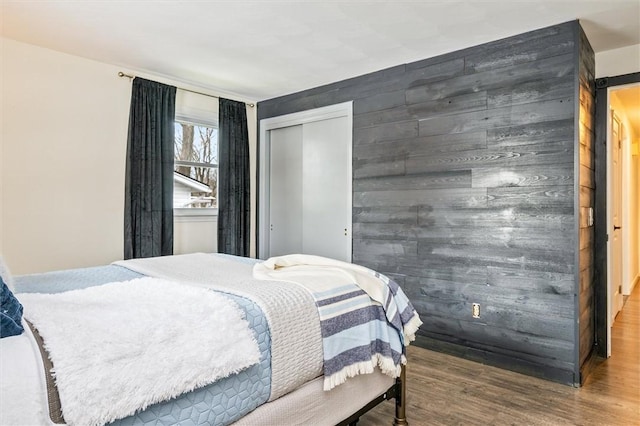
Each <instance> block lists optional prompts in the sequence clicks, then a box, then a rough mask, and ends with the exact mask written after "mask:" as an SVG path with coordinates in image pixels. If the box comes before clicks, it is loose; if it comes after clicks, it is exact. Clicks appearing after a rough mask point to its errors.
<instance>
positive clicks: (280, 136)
mask: <svg viewBox="0 0 640 426" xmlns="http://www.w3.org/2000/svg"><path fill="white" fill-rule="evenodd" d="M342 107H343V108H344V106H342ZM348 111H349V113H344V112H342V111H340V112H338V113H336V112H335V111H334V112H332V113H331V114H330V115H329V116H327V115H326V114H325V115H324V116H321V118H313V119H309V118H308V117H306V118H305V119H304V120H302V124H298V123H296V120H294V119H291V118H290V117H288V116H287V117H286V119H285V120H284V121H281V122H283V123H284V124H280V122H278V121H276V122H275V123H270V122H269V121H267V123H266V124H265V123H263V124H262V125H265V127H266V130H265V131H264V139H263V140H266V141H268V142H267V145H266V146H265V147H264V148H265V151H266V152H265V156H264V157H263V159H262V161H261V164H263V165H264V166H266V167H264V168H263V171H264V173H265V174H264V175H262V179H263V181H264V182H266V184H265V186H264V187H263V188H261V191H262V192H261V193H262V194H263V198H262V199H263V200H266V201H267V202H268V204H267V203H265V204H261V205H262V206H263V207H262V208H265V209H266V211H265V213H266V212H268V214H265V215H264V216H261V217H263V218H264V219H263V220H264V222H263V223H264V225H262V226H261V235H262V236H261V237H260V238H261V239H262V241H264V243H262V245H261V248H260V253H259V255H260V257H262V258H267V257H271V256H279V255H283V254H292V253H303V254H314V255H319V256H326V257H330V258H334V259H339V260H343V261H346V262H350V261H351V196H352V194H351V174H352V171H351V143H352V141H351V139H352V137H351V134H352V129H351V123H352V121H351V115H350V111H351V109H350V104H349V109H348ZM305 113H306V114H309V112H305ZM269 120H282V118H279V117H278V118H275V119H269ZM292 124H293V125H292ZM267 225H268V226H267Z"/></svg>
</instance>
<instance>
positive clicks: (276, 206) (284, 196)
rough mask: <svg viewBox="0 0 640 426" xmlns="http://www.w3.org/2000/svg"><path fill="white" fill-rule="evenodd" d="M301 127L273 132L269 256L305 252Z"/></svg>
mask: <svg viewBox="0 0 640 426" xmlns="http://www.w3.org/2000/svg"><path fill="white" fill-rule="evenodd" d="M302 152H303V143H302V125H298V126H291V127H284V128H280V129H274V130H271V154H270V194H269V198H270V201H269V218H270V221H269V222H270V224H269V255H270V256H280V255H283V254H291V253H302V250H303V247H302V238H303V230H302V226H303V225H302V223H303V211H302V210H303V203H302V191H303V189H302V186H303V178H302V169H303V157H302V155H303V154H302Z"/></svg>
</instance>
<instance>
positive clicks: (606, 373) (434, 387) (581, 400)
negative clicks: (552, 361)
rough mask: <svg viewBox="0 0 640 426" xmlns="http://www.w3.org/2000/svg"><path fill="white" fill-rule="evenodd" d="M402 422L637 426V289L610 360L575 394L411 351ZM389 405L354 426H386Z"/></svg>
mask: <svg viewBox="0 0 640 426" xmlns="http://www.w3.org/2000/svg"><path fill="white" fill-rule="evenodd" d="M408 358H409V364H408V367H407V377H408V397H407V418H408V421H409V424H410V425H411V426H419V425H594V426H595V425H598V426H600V425H616V426H626V425H640V286H636V288H635V290H634V292H633V294H632V295H631V296H630V297H629V299H628V300H627V302H626V304H625V306H624V309H623V310H622V312H621V313H620V314H618V317H617V318H616V322H615V323H614V327H613V331H612V356H611V358H609V359H607V360H606V361H604V362H602V363H601V364H599V365H598V366H597V367H596V369H595V370H594V372H593V373H592V374H591V375H590V376H589V377H588V378H587V381H586V383H585V385H584V386H583V387H581V388H573V387H570V386H566V385H561V384H557V383H552V382H549V381H545V380H541V379H536V378H533V377H529V376H525V375H522V374H518V373H514V372H511V371H506V370H502V369H498V368H494V367H490V366H487V365H483V364H479V363H476V362H473V361H467V360H464V359H461V358H457V357H453V356H449V355H445V354H441V353H438V352H432V351H429V350H426V349H421V348H417V347H409V352H408ZM393 413H394V405H393V402H389V401H387V402H385V403H383V404H380V405H379V406H378V407H376V408H375V409H373V410H372V411H370V412H369V413H367V414H366V415H365V416H363V417H362V418H361V419H360V421H359V422H358V426H375V425H389V424H390V422H391V421H392V420H393Z"/></svg>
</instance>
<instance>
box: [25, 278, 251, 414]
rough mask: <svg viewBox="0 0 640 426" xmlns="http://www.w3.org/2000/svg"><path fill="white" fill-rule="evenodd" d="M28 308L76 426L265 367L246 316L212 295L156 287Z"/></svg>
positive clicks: (49, 298)
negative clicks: (251, 369) (229, 376)
mask: <svg viewBox="0 0 640 426" xmlns="http://www.w3.org/2000/svg"><path fill="white" fill-rule="evenodd" d="M19 300H20V302H22V304H23V305H24V307H25V317H26V318H27V319H29V321H31V322H32V323H33V324H34V326H35V327H36V328H37V329H38V331H39V333H40V334H41V335H42V337H43V339H44V342H45V346H46V348H47V350H48V351H49V354H50V358H51V360H52V362H53V365H54V374H55V380H56V384H57V387H58V392H59V394H60V399H61V403H62V408H63V415H64V417H65V420H66V422H67V423H68V424H71V425H98V424H104V423H108V422H110V421H113V420H115V419H118V418H122V417H126V416H128V415H131V414H133V413H134V412H136V411H137V410H140V409H144V408H145V407H147V406H148V405H151V404H154V403H156V402H160V401H164V400H167V399H170V398H172V397H175V396H177V395H180V394H182V393H184V392H188V391H190V390H193V389H195V388H198V387H201V386H205V385H207V384H209V383H212V382H214V381H216V380H218V379H220V378H223V377H226V376H228V375H230V374H232V373H236V372H238V371H241V370H243V369H245V368H247V367H249V366H251V365H253V364H256V363H257V362H258V361H259V358H260V353H259V350H258V345H257V343H256V341H255V338H254V335H253V333H252V332H251V330H250V329H249V326H248V324H247V322H246V321H245V320H244V318H243V312H242V311H241V310H240V308H238V306H237V305H236V304H235V303H234V302H233V301H231V300H229V299H228V298H225V297H224V296H222V295H220V294H217V293H215V292H213V291H211V290H207V289H203V288H197V287H193V286H189V285H184V284H179V283H177V282H170V281H166V280H160V279H157V278H148V277H147V278H139V279H135V280H131V281H127V282H121V283H111V284H105V285H102V286H97V287H90V288H86V289H83V290H74V291H69V292H65V293H58V294H21V295H20V296H19Z"/></svg>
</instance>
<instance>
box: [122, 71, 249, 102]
mask: <svg viewBox="0 0 640 426" xmlns="http://www.w3.org/2000/svg"><path fill="white" fill-rule="evenodd" d="M118 77H127V78H128V79H129V80H133V79H134V78H135V75H129V74H125V73H123V72H122V71H119V72H118ZM178 89H180V90H183V91H185V92H191V93H195V94H197V95H202V96H208V97H210V98H216V99H220V96H216V95H210V94H208V93H202V92H196V91H195V90H189V89H183V88H182V87H178ZM247 105H249V106H250V107H251V108H253V107H254V106H255V104H247Z"/></svg>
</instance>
